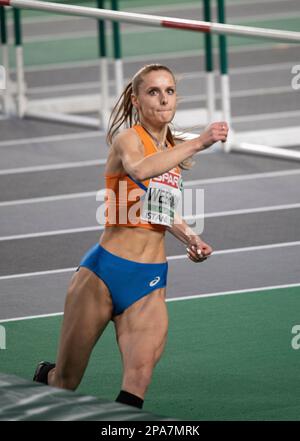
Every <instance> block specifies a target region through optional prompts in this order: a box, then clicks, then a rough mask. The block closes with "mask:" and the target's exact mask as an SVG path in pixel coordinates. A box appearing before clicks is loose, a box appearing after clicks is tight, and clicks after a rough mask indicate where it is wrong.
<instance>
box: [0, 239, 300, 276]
mask: <svg viewBox="0 0 300 441" xmlns="http://www.w3.org/2000/svg"><path fill="white" fill-rule="evenodd" d="M297 246H300V241H297V242H281V243H276V244H274V243H273V244H269V245H258V246H252V247H245V248H232V249H227V250H216V251H213V254H212V256H211V257H214V256H218V255H223V254H234V253H243V252H249V251H265V250H270V249H274V248H287V247H297ZM211 257H210V258H211ZM182 259H187V255H186V254H178V255H176V256H167V260H168V261H169V260H170V261H171V260H182ZM76 269H77V266H76V267H73V268H64V269H56V270H47V271H37V272H31V273H20V274H10V275H7V276H0V280H11V279H21V278H27V277H39V276H48V275H53V274H60V273H70V272H73V271H75V270H76Z"/></svg>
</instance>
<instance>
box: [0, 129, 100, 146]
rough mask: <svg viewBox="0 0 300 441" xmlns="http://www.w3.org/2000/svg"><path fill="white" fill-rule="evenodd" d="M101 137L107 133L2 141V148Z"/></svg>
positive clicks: (88, 132)
mask: <svg viewBox="0 0 300 441" xmlns="http://www.w3.org/2000/svg"><path fill="white" fill-rule="evenodd" d="M101 136H105V133H104V132H102V131H101V130H93V131H87V132H80V133H68V134H65V135H49V136H40V137H37V138H26V139H23V138H22V139H9V140H7V141H0V147H10V146H17V145H24V144H38V143H43V142H60V141H72V140H73V139H75V140H77V139H87V138H100V137H101ZM83 147H84V146H83Z"/></svg>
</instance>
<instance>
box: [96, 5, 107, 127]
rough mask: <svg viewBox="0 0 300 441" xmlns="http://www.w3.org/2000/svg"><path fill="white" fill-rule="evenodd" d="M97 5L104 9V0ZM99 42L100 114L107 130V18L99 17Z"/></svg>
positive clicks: (103, 125)
mask: <svg viewBox="0 0 300 441" xmlns="http://www.w3.org/2000/svg"><path fill="white" fill-rule="evenodd" d="M97 7H98V8H99V9H104V0H97ZM98 42H99V56H100V71H101V110H100V109H99V114H100V115H99V116H100V118H101V121H102V129H103V130H106V129H107V127H108V122H109V83H108V63H107V49H106V35H105V20H103V19H98Z"/></svg>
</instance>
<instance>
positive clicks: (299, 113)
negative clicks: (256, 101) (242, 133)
mask: <svg viewBox="0 0 300 441" xmlns="http://www.w3.org/2000/svg"><path fill="white" fill-rule="evenodd" d="M294 117H297V118H299V117H300V110H291V111H289V112H273V113H257V114H255V115H243V116H234V117H233V118H232V122H234V123H240V122H249V121H262V120H265V121H267V120H268V119H272V121H274V120H275V119H281V120H282V119H286V118H294ZM271 130H272V129H271ZM299 144H300V142H299Z"/></svg>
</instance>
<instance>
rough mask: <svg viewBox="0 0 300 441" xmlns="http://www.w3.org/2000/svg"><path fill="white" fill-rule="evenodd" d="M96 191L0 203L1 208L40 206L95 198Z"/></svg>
mask: <svg viewBox="0 0 300 441" xmlns="http://www.w3.org/2000/svg"><path fill="white" fill-rule="evenodd" d="M96 195H97V192H96V191H86V192H84V193H70V194H61V195H57V196H44V197H40V198H31V199H19V200H14V201H5V202H0V208H1V207H12V206H15V205H24V204H40V203H49V202H56V201H65V200H70V199H80V198H89V197H94V198H96Z"/></svg>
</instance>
